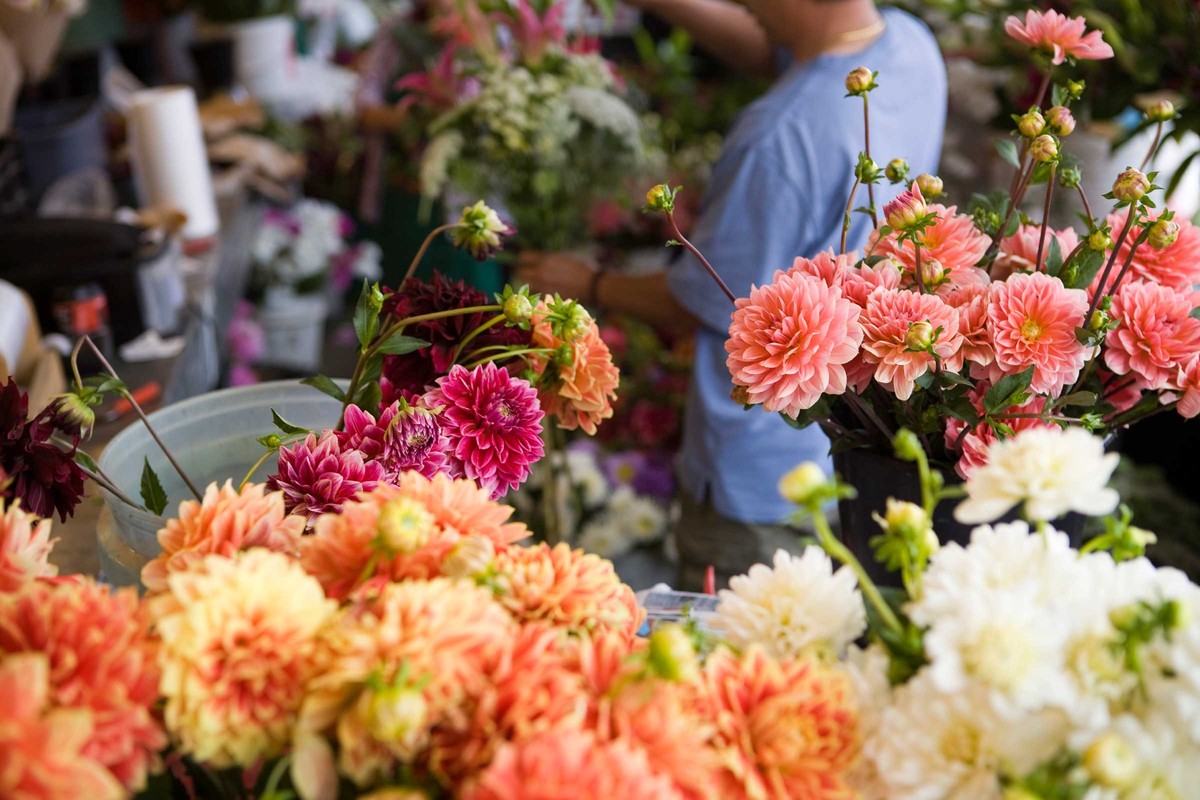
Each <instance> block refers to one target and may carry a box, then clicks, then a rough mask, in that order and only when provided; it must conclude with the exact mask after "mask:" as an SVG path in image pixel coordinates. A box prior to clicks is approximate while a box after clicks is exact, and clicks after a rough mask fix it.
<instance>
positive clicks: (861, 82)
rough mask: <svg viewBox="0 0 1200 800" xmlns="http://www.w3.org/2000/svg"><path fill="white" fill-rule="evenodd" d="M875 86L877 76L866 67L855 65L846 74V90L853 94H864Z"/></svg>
mask: <svg viewBox="0 0 1200 800" xmlns="http://www.w3.org/2000/svg"><path fill="white" fill-rule="evenodd" d="M874 88H875V76H874V75H873V74H871V70H869V69H867V68H866V67H855V68H854V69H852V70H850V74H849V75H847V76H846V91H847V92H848V93H850V94H853V95H864V94H866V93H867V92H869V91H871V90H872V89H874Z"/></svg>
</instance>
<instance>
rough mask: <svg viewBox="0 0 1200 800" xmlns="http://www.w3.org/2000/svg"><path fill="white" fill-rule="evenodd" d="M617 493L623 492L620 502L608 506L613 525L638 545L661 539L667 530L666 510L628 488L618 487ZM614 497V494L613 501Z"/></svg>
mask: <svg viewBox="0 0 1200 800" xmlns="http://www.w3.org/2000/svg"><path fill="white" fill-rule="evenodd" d="M617 492H623V495H622V498H621V501H620V502H615V503H613V504H611V505H610V506H609V508H610V510H611V512H612V516H613V519H614V521H615V524H617V525H619V526H621V528H623V529H624V530H625V531H626V532H627V533H628V534H629V536H630V537H631V538H632V539H633V540H634V541H635V542H637V543H638V544H649V543H651V542H655V541H658V540H659V539H660V538H662V535H663V534H664V533H665V532H666V529H667V512H666V509H664V508H663V507H662V506H661V505H659V503H658V502H657V501H656V500H654V499H652V498H650V497H643V496H642V495H639V494H635V493H634V492H633V490H632V489H630V488H629V487H628V486H621V487H619V488H618V489H617ZM624 493H627V494H624ZM616 496H617V493H616V492H614V493H613V498H614V500H615V499H616Z"/></svg>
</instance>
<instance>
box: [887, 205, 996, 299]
mask: <svg viewBox="0 0 1200 800" xmlns="http://www.w3.org/2000/svg"><path fill="white" fill-rule="evenodd" d="M929 211H931V212H933V213H934V214H937V220H936V221H935V222H934V223H933V224H932V225H930V226H929V227H928V228H926V229H925V232H924V233H923V234H921V260H922V261H924V260H925V259H928V258H932V259H936V260H937V261H938V262H939V263H940V264H941V265H942V267H943V268H944V269H945V270H946V274H947V275H949V276H950V283H962V282H964V281H967V282H975V281H976V278H975V277H974V275H973V272H972V271H973V269H974V267H975V265H976V264H977V263H978V262H979V259H981V258H983V255H984V253H986V252H987V249H988V246H989V245H991V243H992V240H991V239H990V238H989V237H988V236H986V235H985V234H983V233H982V232H980V230H979V229H978V228H976V227H975V221H974V220H973V219H971V218H970V217H968V216H967V215H965V214H959V213H958V206H949V207H947V206H943V205H942V204H940V203H930V204H929ZM870 241H871V245H870V247H868V248H867V252H868V253H871V254H873V255H880V256H890V257H891V258H893V259H894V260H895V261H896V262H897V263H898V264H900V265H901V266H902V268H903V269H904V272H905V277H906V279H907V281H908V282H915V280H916V279H915V278H914V277H913V270H914V268H915V267H916V263H917V261H916V250H915V248H914V247H913V243H912V242H910V241H904V242H900V241H898V240H897V234H896V233H894V232H893V233H889V234H888V235H887V236H883V237H880V235H879V233H878V232H873V233H872V234H871V240H870Z"/></svg>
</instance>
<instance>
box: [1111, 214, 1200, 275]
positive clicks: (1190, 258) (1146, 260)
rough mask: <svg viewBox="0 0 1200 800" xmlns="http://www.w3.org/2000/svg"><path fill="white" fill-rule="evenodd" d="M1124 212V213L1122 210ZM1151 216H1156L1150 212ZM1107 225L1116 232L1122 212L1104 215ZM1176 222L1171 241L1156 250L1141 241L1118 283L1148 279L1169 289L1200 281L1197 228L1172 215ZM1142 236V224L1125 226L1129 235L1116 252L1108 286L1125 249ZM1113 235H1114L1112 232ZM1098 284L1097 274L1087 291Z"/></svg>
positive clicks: (1199, 229) (1123, 258) (1127, 252)
mask: <svg viewBox="0 0 1200 800" xmlns="http://www.w3.org/2000/svg"><path fill="white" fill-rule="evenodd" d="M1126 213H1127V212H1126ZM1151 219H1158V215H1157V214H1154V215H1153V216H1152V217H1151ZM1107 222H1108V224H1109V225H1110V226H1113V230H1114V231H1120V230H1121V227H1122V226H1123V225H1124V224H1125V213H1121V212H1114V213H1112V214H1109V215H1108V220H1107ZM1175 222H1177V223H1178V224H1179V236H1178V238H1176V239H1175V241H1174V242H1173V243H1171V244H1169V245H1167V246H1166V247H1164V248H1163V249H1161V250H1156V249H1155V248H1153V247H1151V246H1150V245H1149V244H1142V245H1141V246H1140V247H1138V249H1137V252H1136V253H1134V254H1133V261H1132V262H1131V263H1130V265H1129V274H1128V275H1126V276H1125V278H1124V279H1123V280H1122V281H1121V283H1122V285H1124V284H1125V283H1126V282H1128V281H1129V280H1130V279H1134V280H1143V281H1150V282H1151V283H1157V284H1161V285H1163V286H1166V287H1169V288H1171V289H1178V290H1180V291H1187V290H1190V289H1191V288H1192V286H1193V285H1195V284H1198V283H1200V228H1197V227H1196V226H1195V225H1193V224H1192V223H1191V222H1188V221H1187V220H1186V219H1183V218H1181V217H1179V216H1176V217H1175ZM1141 235H1142V227H1141V226H1138V225H1134V226H1133V227H1132V228H1130V229H1129V235H1128V236H1126V237H1125V241H1124V242H1122V243H1121V247H1120V249H1119V250H1118V251H1117V260H1116V262H1115V263H1116V266H1115V267H1114V268H1113V271H1112V273H1111V274H1110V275H1109V278H1108V284H1107V287H1106V288H1108V289H1111V288H1112V285H1113V283H1114V282H1115V281H1116V279H1117V269H1118V268H1119V267H1120V266H1121V265H1122V264H1124V263H1125V259H1126V258H1127V257H1128V256H1129V250H1130V248H1132V246H1133V243H1134V242H1136V241H1137V239H1138V237H1139V236H1141ZM1113 236H1114V238H1115V236H1116V234H1115V233H1114V234H1113ZM1099 285H1100V275H1099V274H1097V275H1096V278H1095V279H1094V280H1093V281H1092V286H1091V291H1095V290H1096V289H1097V288H1099Z"/></svg>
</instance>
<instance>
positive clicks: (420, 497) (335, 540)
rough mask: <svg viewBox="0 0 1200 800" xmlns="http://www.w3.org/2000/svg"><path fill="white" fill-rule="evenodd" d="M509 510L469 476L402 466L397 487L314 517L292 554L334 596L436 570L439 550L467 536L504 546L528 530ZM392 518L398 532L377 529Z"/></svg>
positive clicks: (440, 556) (441, 552) (447, 550)
mask: <svg viewBox="0 0 1200 800" xmlns="http://www.w3.org/2000/svg"><path fill="white" fill-rule="evenodd" d="M512 513H513V510H512V508H511V507H510V506H506V505H501V504H500V503H496V502H493V501H492V500H491V499H490V498H489V494H488V491H487V490H486V489H481V488H480V487H479V486H478V485H477V484H475V482H473V481H468V480H453V479H451V478H449V477H447V476H445V475H435V476H434V477H433V478H432V479H430V478H426V477H424V476H422V475H421V474H419V473H417V472H405V473H403V474H402V475H401V476H400V479H399V485H398V486H380V487H379V488H378V489H376V490H375V491H373V492H370V493H367V494H364V495H362V496H360V497H359V499H358V500H357V501H352V502H349V503H346V505H345V506H344V507H343V508H342V512H341V514H326V515H324V516H322V517H320V518H319V519H318V520H317V522H316V525H315V526H314V528H313V532H314V535H313V536H306V537H305V538H304V540H303V541H301V542H300V551H301V556H300V560H301V563H303V564H304V568H305V569H306V570H308V572H309V574H311V575H313V576H315V577H316V578H317V580H319V581H320V582H321V585H322V586H323V587H325V592H326V594H328V595H329V596H330V597H332V598H335V599H338V600H342V599H345V598H346V597H347V596H348V595H349V594H350V592H351V591H352V590H353V589H354V588H355V587H356V586H357V585H358V584H359V583H360V582H362V581H363V580H365V579H368V578H371V577H374V576H386V577H387V578H388V579H389V580H394V581H399V580H413V579H416V580H427V579H429V578H434V577H437V576H438V575H441V574H442V571H441V570H442V564H443V562H444V561H445V560H446V557H447V555H449V553H450V551H451V550H452V549H453V548H454V546H455V545H456V544H458V543H459V542H460V541H461V540H462V539H464V538H467V537H482V538H484V539H487V540H489V541H490V542H491V543H492V544H493V546H494V548H495V549H496V550H502V549H504V548H506V547H508V546H509V545H511V544H512V543H513V542H516V541H518V540H519V539H522V538H524V537H526V536H528V535H529V531H528V530H527V529H526V528H525V526H524V525H522V524H520V523H517V522H509V521H508V519H509V517H510V516H512ZM389 516H391V517H392V520H389V521H388V522H384V524H383V525H381V521H383V520H385V518H387V517H389ZM392 522H398V523H399V524H396V525H395V529H396V530H398V531H399V532H400V534H401V536H399V537H396V536H390V537H385V536H384V535H383V534H384V532H388V533H391V531H387V525H388V524H391V523H392ZM414 523H415V524H414ZM389 538H391V539H392V542H393V543H392V544H388V539H389Z"/></svg>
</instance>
